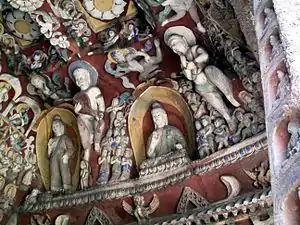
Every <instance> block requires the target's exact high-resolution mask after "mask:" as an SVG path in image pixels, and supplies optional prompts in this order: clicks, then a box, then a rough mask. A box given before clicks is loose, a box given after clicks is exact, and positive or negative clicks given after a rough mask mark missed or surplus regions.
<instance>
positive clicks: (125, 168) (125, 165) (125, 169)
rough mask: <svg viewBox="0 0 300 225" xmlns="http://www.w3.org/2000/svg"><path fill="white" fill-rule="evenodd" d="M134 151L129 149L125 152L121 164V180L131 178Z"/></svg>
mask: <svg viewBox="0 0 300 225" xmlns="http://www.w3.org/2000/svg"><path fill="white" fill-rule="evenodd" d="M131 157H132V149H131V148H127V149H126V150H125V152H124V155H123V157H122V162H121V169H122V173H121V177H120V180H128V179H129V178H130V173H131V167H132V159H131Z"/></svg>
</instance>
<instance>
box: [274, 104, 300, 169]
mask: <svg viewBox="0 0 300 225" xmlns="http://www.w3.org/2000/svg"><path fill="white" fill-rule="evenodd" d="M280 116H281V118H283V119H282V120H281V121H280V122H279V123H277V125H276V126H275V128H274V133H273V138H272V152H273V157H274V158H273V161H274V163H273V165H274V169H275V170H276V171H279V169H280V168H279V167H281V166H283V163H285V161H286V159H287V158H288V144H289V141H290V138H291V134H290V133H289V131H288V126H289V123H300V109H295V108H290V110H289V111H288V112H285V113H284V114H280Z"/></svg>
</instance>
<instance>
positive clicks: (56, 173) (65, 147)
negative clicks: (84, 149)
mask: <svg viewBox="0 0 300 225" xmlns="http://www.w3.org/2000/svg"><path fill="white" fill-rule="evenodd" d="M52 130H53V134H54V137H53V138H51V139H50V140H49V142H48V157H49V159H50V177H51V181H50V190H51V191H54V192H58V191H62V190H63V191H69V190H70V189H71V187H72V179H71V171H70V159H71V157H72V156H73V153H74V148H75V147H74V145H73V143H72V140H71V139H70V137H68V135H67V134H66V133H65V124H64V122H63V121H62V119H61V118H60V117H59V116H55V117H54V119H53V122H52Z"/></svg>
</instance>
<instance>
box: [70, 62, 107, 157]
mask: <svg viewBox="0 0 300 225" xmlns="http://www.w3.org/2000/svg"><path fill="white" fill-rule="evenodd" d="M69 75H70V77H71V78H72V79H73V81H75V83H76V85H77V86H78V87H79V88H80V92H79V93H77V94H76V95H75V96H74V98H73V101H74V103H75V113H76V114H77V123H78V128H79V132H80V137H81V143H82V146H83V148H84V151H85V152H84V160H86V161H87V162H89V159H90V152H91V149H92V145H93V144H94V150H95V151H96V152H98V153H100V151H101V148H100V143H101V140H102V138H103V136H104V127H105V122H104V120H103V117H104V112H105V103H104V98H103V95H102V92H101V91H100V89H99V88H98V87H96V83H97V78H98V73H97V71H96V69H95V68H94V67H92V66H91V65H90V64H89V63H87V62H85V61H82V60H77V61H75V62H73V63H72V64H71V65H70V67H69Z"/></svg>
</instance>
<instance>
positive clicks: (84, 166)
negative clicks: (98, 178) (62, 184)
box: [80, 160, 91, 190]
mask: <svg viewBox="0 0 300 225" xmlns="http://www.w3.org/2000/svg"><path fill="white" fill-rule="evenodd" d="M90 173H91V169H90V167H89V163H88V162H87V161H85V160H82V161H81V162H80V187H81V190H84V189H86V188H88V187H89V186H90V184H91V177H90Z"/></svg>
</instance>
